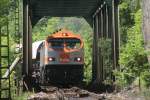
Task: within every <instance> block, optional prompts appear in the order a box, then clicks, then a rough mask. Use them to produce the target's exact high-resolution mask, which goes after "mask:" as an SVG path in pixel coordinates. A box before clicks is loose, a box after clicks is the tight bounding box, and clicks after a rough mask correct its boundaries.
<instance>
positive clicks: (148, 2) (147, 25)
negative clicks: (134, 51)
mask: <svg viewBox="0 0 150 100" xmlns="http://www.w3.org/2000/svg"><path fill="white" fill-rule="evenodd" d="M142 10H143V27H142V31H143V35H144V42H145V48H146V50H148V51H150V0H142ZM148 61H149V63H150V56H148Z"/></svg>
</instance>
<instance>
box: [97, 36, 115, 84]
mask: <svg viewBox="0 0 150 100" xmlns="http://www.w3.org/2000/svg"><path fill="white" fill-rule="evenodd" d="M98 44H99V45H98V46H99V48H100V54H101V56H102V57H103V72H104V73H105V74H103V75H106V76H105V77H106V80H104V83H105V84H110V85H111V83H112V78H111V77H112V71H113V68H112V67H113V66H112V59H111V55H112V48H111V46H112V40H111V39H109V38H100V39H99V43H98Z"/></svg>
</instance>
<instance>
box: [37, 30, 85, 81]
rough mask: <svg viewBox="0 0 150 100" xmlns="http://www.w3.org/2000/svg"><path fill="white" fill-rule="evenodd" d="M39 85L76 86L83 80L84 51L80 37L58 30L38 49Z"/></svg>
mask: <svg viewBox="0 0 150 100" xmlns="http://www.w3.org/2000/svg"><path fill="white" fill-rule="evenodd" d="M38 58H39V62H40V65H39V72H40V75H39V83H41V84H48V83H58V84H66V83H67V84H74V83H75V84H77V83H79V82H81V81H82V79H83V66H84V49H83V41H82V39H81V37H80V35H77V34H73V33H72V32H70V31H68V30H65V29H63V30H59V31H57V32H55V33H53V34H52V35H49V36H48V37H47V38H46V40H45V41H43V42H42V45H41V46H40V49H39V57H38Z"/></svg>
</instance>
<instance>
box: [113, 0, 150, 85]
mask: <svg viewBox="0 0 150 100" xmlns="http://www.w3.org/2000/svg"><path fill="white" fill-rule="evenodd" d="M131 2H133V0H131ZM134 2H135V1H134ZM136 3H137V4H135V3H134V4H132V5H129V1H128V2H127V1H124V2H123V3H122V4H121V5H120V6H121V7H122V8H121V9H122V11H123V9H124V10H125V9H127V10H129V11H130V12H128V15H127V17H126V18H127V19H126V21H125V22H126V23H124V22H123V21H121V25H122V26H121V27H122V29H121V30H122V31H121V32H122V34H126V37H123V38H126V42H124V43H123V42H122V44H123V45H122V47H121V54H120V70H119V71H114V74H115V76H116V79H117V81H116V83H118V84H119V85H124V86H126V85H130V84H131V83H133V81H134V80H135V79H137V78H139V85H141V77H143V78H142V79H143V80H144V81H145V82H146V83H145V84H147V86H148V85H149V83H150V82H148V81H147V80H146V78H147V79H149V78H148V77H150V75H149V74H147V71H148V72H149V65H148V62H147V52H146V51H145V49H144V43H143V36H142V32H141V23H142V21H141V19H142V16H141V15H142V13H141V9H140V7H139V3H140V2H139V0H138V1H137V2H136ZM127 4H128V6H127ZM134 5H137V6H134ZM131 8H132V9H133V8H135V9H133V10H132V11H131ZM123 12H124V11H123ZM121 16H124V14H123V15H121ZM125 16H126V15H125ZM128 18H129V19H132V22H134V23H130V21H129V20H128ZM123 19H124V18H123ZM123 29H124V30H125V31H124V30H123ZM144 77H145V78H144Z"/></svg>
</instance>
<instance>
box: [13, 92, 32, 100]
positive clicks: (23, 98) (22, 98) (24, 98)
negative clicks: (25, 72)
mask: <svg viewBox="0 0 150 100" xmlns="http://www.w3.org/2000/svg"><path fill="white" fill-rule="evenodd" d="M31 94H33V93H31V92H24V93H22V94H20V95H19V96H17V95H15V96H14V97H13V99H12V100H27V98H28V97H29V96H30V95H31Z"/></svg>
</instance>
